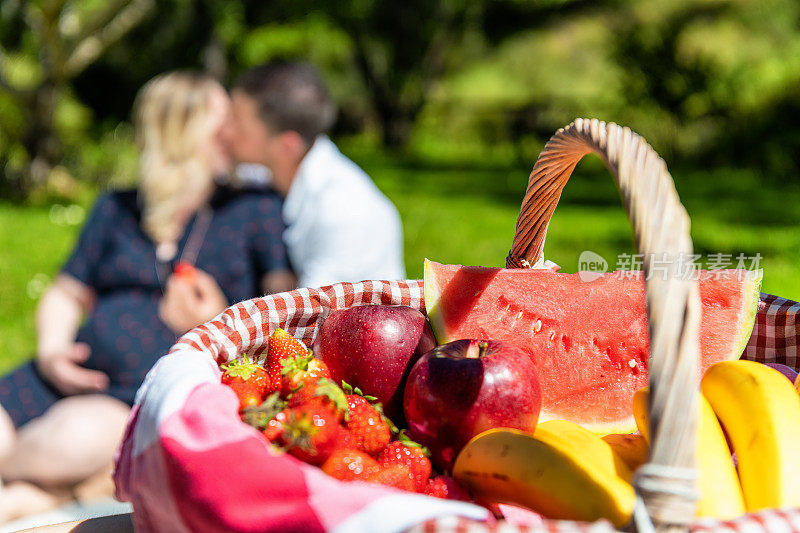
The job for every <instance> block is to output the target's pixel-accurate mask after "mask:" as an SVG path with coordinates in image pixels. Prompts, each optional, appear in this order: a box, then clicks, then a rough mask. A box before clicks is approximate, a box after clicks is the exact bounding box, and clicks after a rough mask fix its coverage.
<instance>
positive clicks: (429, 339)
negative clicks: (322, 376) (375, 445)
mask: <svg viewBox="0 0 800 533" xmlns="http://www.w3.org/2000/svg"><path fill="white" fill-rule="evenodd" d="M434 346H436V340H435V338H434V336H433V332H432V331H431V328H430V326H429V325H428V321H427V320H426V318H425V315H423V314H422V313H420V312H419V311H418V310H417V309H414V308H413V307H408V306H405V305H396V306H387V305H361V306H357V307H351V308H349V309H340V310H338V311H334V312H333V313H331V314H330V316H328V318H327V319H325V322H323V324H322V327H321V328H320V331H319V335H318V336H317V340H316V341H315V343H314V355H315V356H316V357H318V358H319V359H322V360H323V361H324V362H325V363H326V364H327V365H328V368H329V369H330V371H331V378H332V379H333V380H334V381H335V382H337V383H341V382H342V381H343V380H344V381H346V382H347V383H349V384H350V385H352V386H353V387H359V388H360V389H361V390H363V391H364V393H365V394H371V395H372V396H375V397H376V398H378V401H380V402H381V403H382V404H383V409H384V412H385V413H386V415H387V416H388V417H389V418H391V419H392V420H393V421H395V423H397V422H400V421H401V420H402V416H403V388H404V386H405V382H406V378H407V377H408V372H409V370H410V369H411V366H412V365H413V364H414V363H415V362H416V361H417V359H419V357H420V356H421V355H422V354H423V353H425V352H427V351H428V350H430V349H431V348H433V347H434Z"/></svg>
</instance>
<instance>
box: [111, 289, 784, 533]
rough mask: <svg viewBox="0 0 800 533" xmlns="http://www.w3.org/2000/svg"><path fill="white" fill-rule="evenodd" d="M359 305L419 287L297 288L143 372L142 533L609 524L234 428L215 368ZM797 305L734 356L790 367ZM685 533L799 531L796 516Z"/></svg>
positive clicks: (184, 344) (139, 418) (255, 303)
mask: <svg viewBox="0 0 800 533" xmlns="http://www.w3.org/2000/svg"><path fill="white" fill-rule="evenodd" d="M361 304H381V305H408V306H411V307H415V308H418V309H420V310H423V311H424V302H423V292H422V281H421V280H401V281H363V282H360V283H338V284H334V285H330V286H326V287H322V288H318V289H308V288H305V289H298V290H295V291H290V292H284V293H280V294H275V295H271V296H266V297H262V298H254V299H252V300H247V301H243V302H240V303H237V304H235V305H233V306H231V307H229V308H228V309H226V310H225V311H224V312H223V313H221V314H220V315H219V316H217V317H216V318H214V319H213V320H211V321H210V322H207V323H206V324H203V325H201V326H198V327H196V328H194V329H193V330H191V331H189V332H188V333H186V334H185V335H184V336H183V337H181V338H180V339H179V341H178V342H177V343H176V344H175V346H174V347H173V348H172V349H171V351H170V353H169V354H168V355H166V356H164V357H162V358H161V359H160V360H159V361H158V362H157V363H156V365H155V366H154V367H153V368H152V370H151V371H150V372H149V374H148V375H147V378H146V379H145V382H144V384H143V385H142V387H141V388H140V390H139V391H138V393H137V397H136V401H135V405H134V407H133V409H132V411H131V416H130V419H129V422H128V427H127V429H126V433H125V436H124V438H123V441H122V444H121V446H120V448H119V450H118V451H117V456H116V469H115V472H114V481H115V483H116V489H117V497H118V498H119V499H120V500H121V501H129V502H132V504H133V509H134V514H133V518H134V523H135V526H136V528H137V530H139V531H145V532H148V531H171V532H184V531H208V532H215V531H220V532H222V531H281V532H287V531H342V532H344V531H347V532H353V531H364V532H375V533H380V532H395V531H405V530H408V529H411V530H412V531H415V532H422V531H426V532H437V531H459V532H461V531H498V530H502V531H560V532H570V531H576V532H577V531H590V530H591V531H605V530H612V529H613V528H611V526H610V524H609V523H608V522H604V521H601V522H597V523H594V524H586V523H577V522H566V521H554V520H544V521H528V522H525V521H524V520H523V521H522V522H517V524H519V525H512V524H511V523H508V522H505V521H501V522H497V521H495V520H494V519H493V516H492V515H491V513H489V512H488V511H487V510H486V509H485V508H483V507H480V506H478V505H474V504H470V503H465V502H457V501H447V500H442V499H438V498H432V497H428V496H424V495H421V494H412V493H408V492H403V491H399V490H394V489H391V488H389V487H383V486H379V485H374V484H367V483H361V482H351V483H343V482H340V481H337V480H335V479H333V478H331V477H329V476H327V475H326V474H324V473H323V472H322V471H321V470H319V469H318V468H316V467H313V466H310V465H307V464H305V463H303V462H301V461H298V460H296V459H295V458H294V457H291V456H289V455H288V454H278V453H276V452H274V451H272V449H271V448H270V447H269V446H268V445H267V443H266V441H265V440H264V438H263V436H262V435H260V434H259V432H258V431H257V430H255V429H253V428H251V427H249V426H247V425H246V424H243V423H241V421H240V420H239V416H238V401H237V399H236V396H235V394H234V393H233V391H232V390H230V389H229V388H228V387H226V386H224V385H222V384H221V383H220V370H219V364H220V363H223V362H226V361H230V360H232V359H235V358H236V357H237V356H239V355H240V354H242V353H244V354H248V355H250V356H255V357H258V356H260V355H262V354H263V353H264V351H265V350H266V340H267V338H268V337H269V335H270V334H271V333H272V331H273V330H274V329H275V328H276V327H282V328H284V329H286V330H287V331H288V332H289V333H291V334H292V335H294V336H295V337H297V338H299V339H302V340H303V341H304V342H305V343H306V344H307V345H309V346H310V345H311V344H312V342H313V340H314V338H315V337H316V334H317V332H318V330H319V326H320V325H321V323H322V321H323V320H324V319H325V318H326V317H327V316H328V314H329V313H330V312H331V311H334V310H336V309H342V308H346V307H351V306H354V305H361ZM798 311H800V303H797V302H793V301H791V300H786V299H783V298H779V297H776V296H772V295H768V294H762V295H761V301H760V303H759V309H758V314H757V317H756V321H755V327H754V330H753V334H752V336H751V338H750V342H749V344H748V345H747V348H746V349H745V352H744V354H743V358H746V359H751V360H755V361H761V362H778V363H783V364H787V365H789V366H791V367H793V368H798V366H800V365H798V353H797V342H798V341H797V334H798V330H797V327H798V320H800V315H799V314H798ZM693 530H694V531H733V532H738V531H740V532H745V531H748V532H749V531H766V530H768V531H787V532H788V531H800V509H787V510H775V511H765V512H761V513H757V514H752V515H747V516H745V517H742V518H740V519H737V520H734V521H731V522H719V521H714V520H708V519H704V520H700V521H698V522H697V523H696V524H695V525H694V526H693Z"/></svg>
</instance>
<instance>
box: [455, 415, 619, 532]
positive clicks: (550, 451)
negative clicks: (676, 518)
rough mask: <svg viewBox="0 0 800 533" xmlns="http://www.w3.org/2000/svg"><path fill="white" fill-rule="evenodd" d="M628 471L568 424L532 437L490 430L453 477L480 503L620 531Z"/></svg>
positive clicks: (554, 424) (550, 425) (470, 447)
mask: <svg viewBox="0 0 800 533" xmlns="http://www.w3.org/2000/svg"><path fill="white" fill-rule="evenodd" d="M630 475H631V473H630V469H628V467H627V466H626V465H625V463H624V462H623V461H622V460H621V459H620V458H619V457H618V456H617V455H616V454H615V453H614V451H613V450H612V449H611V447H610V446H609V444H608V443H606V442H605V441H603V440H602V439H601V438H600V437H598V436H596V435H595V434H594V433H592V432H590V431H588V430H586V429H583V428H581V427H580V426H578V425H576V424H573V423H571V422H565V421H560V420H558V421H555V420H553V421H549V422H546V423H545V422H543V423H542V424H540V425H539V427H537V429H536V432H535V433H534V435H531V434H530V433H523V432H521V431H517V430H513V429H502V428H501V429H491V430H489V431H485V432H483V433H481V434H480V435H478V436H476V437H474V438H473V439H472V440H471V441H470V442H469V443H467V445H466V446H465V447H464V449H463V450H462V451H461V453H460V454H459V455H458V457H457V458H456V462H455V465H454V467H453V476H454V477H455V478H456V479H457V480H458V481H459V482H460V483H463V484H464V485H465V486H466V487H468V488H469V489H470V490H471V491H472V493H473V494H474V495H475V496H476V497H477V498H479V499H482V500H485V501H488V502H495V503H510V504H515V505H521V506H523V507H527V508H529V509H532V510H533V511H536V512H538V513H540V514H542V515H544V516H546V517H548V518H555V519H566V520H582V521H594V520H598V519H600V518H606V519H608V520H609V521H611V522H612V523H613V524H614V525H615V526H617V527H622V526H623V525H625V524H626V523H627V522H628V521H629V520H630V517H631V514H632V512H633V504H634V500H635V495H634V492H633V487H631V485H630V484H629V483H628V482H627V481H626V479H630Z"/></svg>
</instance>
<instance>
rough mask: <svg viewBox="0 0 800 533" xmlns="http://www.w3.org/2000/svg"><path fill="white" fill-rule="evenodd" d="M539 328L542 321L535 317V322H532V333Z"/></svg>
mask: <svg viewBox="0 0 800 533" xmlns="http://www.w3.org/2000/svg"><path fill="white" fill-rule="evenodd" d="M541 329H542V321H541V320H539V319H536V322H534V323H533V332H534V333H539V330H541Z"/></svg>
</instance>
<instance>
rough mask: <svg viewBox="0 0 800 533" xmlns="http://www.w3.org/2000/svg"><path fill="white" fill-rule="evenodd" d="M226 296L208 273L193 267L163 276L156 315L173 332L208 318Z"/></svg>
mask: <svg viewBox="0 0 800 533" xmlns="http://www.w3.org/2000/svg"><path fill="white" fill-rule="evenodd" d="M226 307H228V300H227V299H226V298H225V295H224V294H223V293H222V289H220V288H219V285H217V282H216V281H215V280H214V278H213V277H211V276H210V275H209V274H208V273H206V272H203V271H202V270H200V269H196V270H195V272H194V274H193V275H192V276H176V275H172V276H170V277H169V279H168V280H167V286H166V289H165V290H164V297H163V298H162V299H161V302H160V303H159V307H158V316H159V317H160V318H161V320H162V321H163V322H164V324H166V325H167V327H169V329H171V330H172V331H174V332H175V333H176V334H178V335H180V334H183V333H186V332H187V331H189V330H190V329H192V328H193V327H195V326H197V325H199V324H202V323H203V322H207V321H208V320H211V319H212V318H214V317H215V316H217V315H218V314H219V313H221V312H222V311H223V310H225V308H226Z"/></svg>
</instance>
